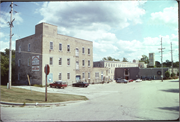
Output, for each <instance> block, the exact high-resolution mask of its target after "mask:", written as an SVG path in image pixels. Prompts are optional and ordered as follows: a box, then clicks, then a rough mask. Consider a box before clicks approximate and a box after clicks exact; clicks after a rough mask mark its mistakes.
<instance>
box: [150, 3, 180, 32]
mask: <svg viewBox="0 0 180 122" xmlns="http://www.w3.org/2000/svg"><path fill="white" fill-rule="evenodd" d="M151 20H152V22H153V23H154V24H159V25H162V24H163V25H166V26H169V27H175V29H177V24H178V7H177V6H175V7H169V8H164V9H163V11H160V12H154V13H151Z"/></svg>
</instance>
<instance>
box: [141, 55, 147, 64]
mask: <svg viewBox="0 0 180 122" xmlns="http://www.w3.org/2000/svg"><path fill="white" fill-rule="evenodd" d="M139 62H144V63H145V64H149V58H148V57H147V56H146V55H142V58H141V60H139Z"/></svg>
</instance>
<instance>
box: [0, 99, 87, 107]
mask: <svg viewBox="0 0 180 122" xmlns="http://www.w3.org/2000/svg"><path fill="white" fill-rule="evenodd" d="M80 101H84V100H77V101H66V102H54V103H46V102H44V103H38V102H36V103H14V102H4V101H0V104H4V105H17V106H47V105H65V104H70V103H76V102H80Z"/></svg>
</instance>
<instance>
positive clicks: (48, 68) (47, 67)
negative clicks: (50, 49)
mask: <svg viewBox="0 0 180 122" xmlns="http://www.w3.org/2000/svg"><path fill="white" fill-rule="evenodd" d="M44 72H45V74H46V87H45V102H47V75H48V74H49V72H50V67H49V65H48V64H46V66H45V67H44Z"/></svg>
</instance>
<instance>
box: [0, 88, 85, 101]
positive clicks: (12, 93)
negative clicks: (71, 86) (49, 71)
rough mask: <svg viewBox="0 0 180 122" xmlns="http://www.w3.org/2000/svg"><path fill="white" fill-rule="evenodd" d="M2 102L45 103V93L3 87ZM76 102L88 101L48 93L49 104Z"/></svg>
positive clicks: (81, 98)
mask: <svg viewBox="0 0 180 122" xmlns="http://www.w3.org/2000/svg"><path fill="white" fill-rule="evenodd" d="M0 88H1V101H4V102H15V103H36V102H38V103H45V93H42V92H37V91H31V90H26V89H21V88H14V87H11V89H7V86H3V85H1V87H0ZM76 100H88V99H87V98H86V97H85V96H81V95H72V94H61V93H47V102H46V103H52V102H64V101H76Z"/></svg>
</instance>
